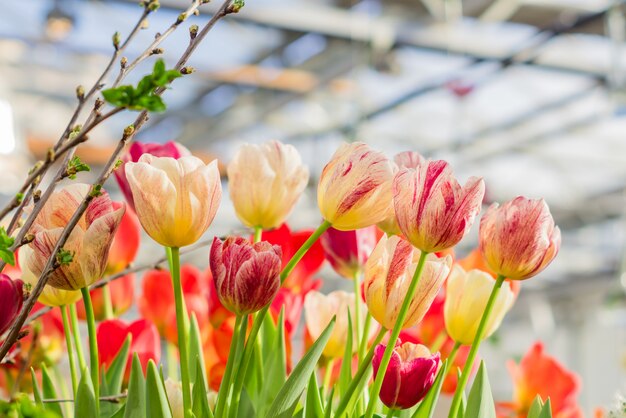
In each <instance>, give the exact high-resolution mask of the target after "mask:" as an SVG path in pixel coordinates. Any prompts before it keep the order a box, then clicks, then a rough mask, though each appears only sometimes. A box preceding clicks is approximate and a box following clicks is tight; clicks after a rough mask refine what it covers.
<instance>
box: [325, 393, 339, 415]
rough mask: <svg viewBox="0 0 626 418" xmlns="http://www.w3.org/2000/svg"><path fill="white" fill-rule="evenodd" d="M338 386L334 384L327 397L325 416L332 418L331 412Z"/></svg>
mask: <svg viewBox="0 0 626 418" xmlns="http://www.w3.org/2000/svg"><path fill="white" fill-rule="evenodd" d="M335 389H336V386H333V387H332V388H331V389H330V393H329V394H328V398H327V399H326V413H325V414H324V417H325V418H330V415H331V412H332V410H333V398H334V396H335Z"/></svg>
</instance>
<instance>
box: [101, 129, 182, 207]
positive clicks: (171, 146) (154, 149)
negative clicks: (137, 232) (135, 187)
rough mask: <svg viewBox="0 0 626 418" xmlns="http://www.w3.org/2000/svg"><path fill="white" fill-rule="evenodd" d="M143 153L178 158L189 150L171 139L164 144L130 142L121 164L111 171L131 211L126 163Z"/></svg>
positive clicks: (131, 204)
mask: <svg viewBox="0 0 626 418" xmlns="http://www.w3.org/2000/svg"><path fill="white" fill-rule="evenodd" d="M143 154H152V155H154V156H155V157H171V158H174V159H179V158H181V157H187V156H189V155H191V152H189V150H188V149H187V148H185V147H184V146H182V145H181V144H179V143H178V142H173V141H169V142H166V143H165V144H154V143H141V142H133V143H132V144H131V146H130V147H129V148H128V151H127V152H126V154H124V156H123V157H122V159H121V160H120V161H121V164H120V165H119V166H118V167H117V169H116V170H115V171H114V172H113V173H114V174H115V179H116V180H117V184H118V185H119V186H120V190H121V191H122V193H123V194H124V198H125V199H126V202H128V205H129V206H130V207H131V208H132V209H133V211H135V201H134V199H133V193H132V191H131V189H130V185H129V184H128V179H127V178H126V163H128V162H133V163H136V162H137V161H139V158H140V157H141V156H142V155H143Z"/></svg>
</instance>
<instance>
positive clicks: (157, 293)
mask: <svg viewBox="0 0 626 418" xmlns="http://www.w3.org/2000/svg"><path fill="white" fill-rule="evenodd" d="M181 286H182V289H183V296H184V298H185V305H186V306H187V312H188V314H189V315H190V316H191V314H192V313H195V315H196V318H197V320H198V322H199V326H200V329H201V330H204V327H205V326H206V324H207V321H208V318H209V287H208V283H207V281H206V277H205V276H204V275H203V274H202V273H201V272H200V271H199V270H198V269H197V268H195V267H194V266H191V265H188V264H185V265H183V266H182V267H181ZM142 288H143V291H142V294H141V296H140V297H139V300H138V301H137V304H138V307H139V313H140V314H141V316H142V317H144V318H146V319H148V320H150V321H152V322H153V323H154V324H155V325H156V327H157V329H158V331H159V334H161V336H163V337H164V338H166V339H167V340H168V341H170V342H171V343H173V344H177V341H178V337H177V328H176V306H175V303H174V289H173V288H172V279H171V276H170V272H169V271H167V270H149V271H147V272H146V273H145V274H144V276H143V284H142Z"/></svg>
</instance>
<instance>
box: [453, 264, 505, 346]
mask: <svg viewBox="0 0 626 418" xmlns="http://www.w3.org/2000/svg"><path fill="white" fill-rule="evenodd" d="M494 284H495V282H494V280H493V278H492V277H491V276H490V275H489V274H487V273H485V272H483V271H480V270H470V271H468V272H466V271H465V270H463V268H462V267H460V266H458V265H456V266H454V268H453V269H452V273H451V274H450V277H449V278H448V283H447V285H446V301H445V304H444V319H445V322H446V330H447V332H448V335H450V337H451V338H452V339H453V340H454V341H456V342H458V343H461V344H464V345H471V344H472V343H473V341H474V338H475V337H476V331H477V330H478V324H480V320H481V318H482V316H483V312H484V311H485V308H486V307H487V301H488V300H489V295H490V294H491V291H492V289H493V286H494ZM514 301H515V296H514V294H513V291H512V290H511V286H510V285H509V283H507V282H504V283H503V284H502V288H501V289H500V292H499V293H498V296H497V297H496V299H495V302H494V305H493V308H492V310H491V315H490V316H489V321H488V322H487V325H486V328H485V334H484V338H488V337H489V336H490V335H491V334H493V333H494V332H495V331H496V329H498V327H499V326H500V323H501V322H502V319H503V318H504V315H506V313H507V312H508V311H509V309H511V306H513V302H514Z"/></svg>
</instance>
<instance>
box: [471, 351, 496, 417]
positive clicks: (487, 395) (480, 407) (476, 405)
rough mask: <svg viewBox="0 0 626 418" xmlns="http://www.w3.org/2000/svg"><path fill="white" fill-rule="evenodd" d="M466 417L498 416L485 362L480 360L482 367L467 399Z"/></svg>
mask: <svg viewBox="0 0 626 418" xmlns="http://www.w3.org/2000/svg"><path fill="white" fill-rule="evenodd" d="M465 417H466V418H496V407H495V405H494V403H493V395H492V394H491V386H490V385H489V377H488V376H487V367H486V366H485V362H484V361H481V362H480V368H479V369H478V374H477V375H476V379H474V383H473V384H472V388H471V389H470V393H469V398H468V400H467V409H466V410H465Z"/></svg>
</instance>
